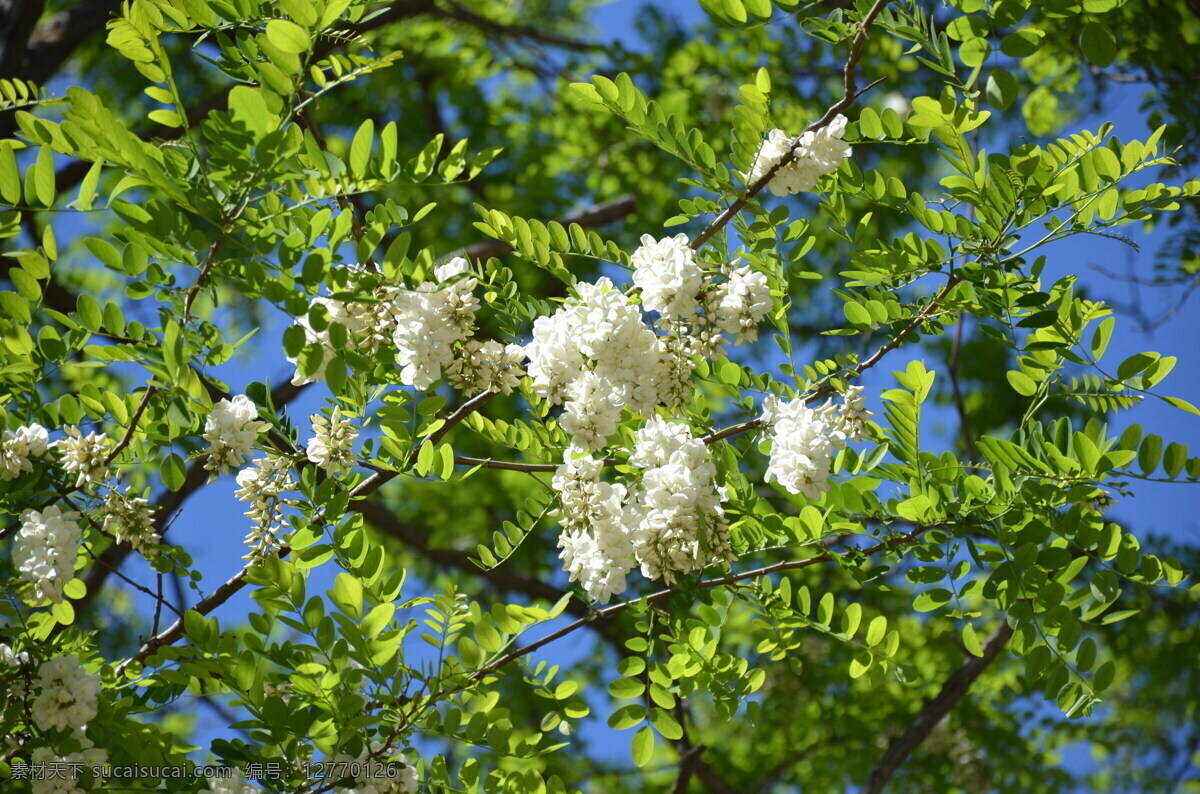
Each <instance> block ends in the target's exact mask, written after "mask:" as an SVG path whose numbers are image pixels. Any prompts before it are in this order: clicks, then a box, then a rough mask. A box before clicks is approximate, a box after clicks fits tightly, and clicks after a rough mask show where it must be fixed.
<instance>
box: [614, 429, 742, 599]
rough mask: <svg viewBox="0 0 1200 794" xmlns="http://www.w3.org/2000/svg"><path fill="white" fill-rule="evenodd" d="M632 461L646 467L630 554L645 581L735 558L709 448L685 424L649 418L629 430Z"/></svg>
mask: <svg viewBox="0 0 1200 794" xmlns="http://www.w3.org/2000/svg"><path fill="white" fill-rule="evenodd" d="M634 439H635V444H634V451H633V455H632V456H631V457H630V459H629V462H630V464H631V465H633V466H635V467H637V468H641V469H645V472H644V473H643V474H642V482H641V488H640V490H639V491H638V492H637V494H636V500H635V502H634V504H633V505H632V512H633V514H634V517H635V518H636V520H637V527H638V528H637V530H636V532H635V533H634V552H635V554H636V555H637V559H638V562H640V563H641V566H642V575H643V576H645V577H646V578H648V579H659V578H662V579H663V580H664V581H665V582H666V583H667V584H672V583H674V581H675V579H676V577H677V576H678V575H686V574H689V573H692V572H694V571H699V570H702V569H704V568H706V567H707V566H709V565H712V564H717V563H723V562H727V561H729V560H732V559H733V558H734V556H733V549H732V548H731V547H730V545H729V524H728V522H726V520H725V511H724V510H723V509H722V507H721V495H720V493H719V491H718V489H717V487H716V484H715V479H716V476H717V467H716V465H714V464H713V463H712V461H710V460H709V459H708V446H707V445H706V444H705V443H704V441H702V440H701V439H698V438H695V437H694V436H692V433H691V431H690V430H689V429H688V428H687V426H686V425H683V424H677V423H673V422H668V421H666V420H665V419H663V418H662V417H658V416H655V417H652V418H651V419H650V421H648V422H647V423H646V425H645V426H644V427H643V428H641V429H640V430H638V431H637V433H635V434H634Z"/></svg>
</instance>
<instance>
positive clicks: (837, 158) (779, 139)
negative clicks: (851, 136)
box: [746, 113, 850, 196]
mask: <svg viewBox="0 0 1200 794" xmlns="http://www.w3.org/2000/svg"><path fill="white" fill-rule="evenodd" d="M845 134H846V117H845V116H843V115H841V114H840V113H839V114H838V115H836V116H834V117H833V120H832V121H830V122H829V123H828V124H826V125H825V126H824V127H822V128H821V129H819V130H816V131H813V132H805V133H803V134H801V135H800V136H798V137H795V138H793V137H790V136H789V135H788V134H787V133H786V132H784V131H783V130H771V132H770V134H768V135H767V138H766V140H765V141H763V144H762V146H761V147H760V148H759V151H758V157H757V158H756V159H755V161H754V165H753V167H751V169H750V173H749V174H747V175H746V184H747V185H752V184H754V183H755V182H757V181H758V180H759V179H761V178H763V177H764V176H765V175H766V174H767V173H768V172H770V171H771V169H773V168H775V167H776V166H777V165H779V163H781V162H782V161H783V160H784V158H786V157H787V155H788V154H789V153H790V152H792V151H793V150H794V151H795V158H794V159H793V160H792V162H790V163H788V164H787V165H785V166H783V167H782V168H780V169H779V170H778V171H776V172H775V175H774V176H773V177H772V178H771V181H770V182H769V183H767V187H768V188H769V189H770V191H771V192H772V193H774V194H775V195H776V196H786V195H789V194H792V193H800V192H803V191H807V190H812V189H813V188H815V187H816V186H817V182H818V181H820V179H821V177H823V176H825V175H826V174H832V173H833V172H834V171H836V170H837V168H838V166H839V165H840V164H841V162H842V160H844V159H845V158H847V157H849V156H850V146H849V145H848V144H846V142H845V141H843V140H842V136H844V135H845Z"/></svg>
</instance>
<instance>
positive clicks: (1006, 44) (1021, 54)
mask: <svg viewBox="0 0 1200 794" xmlns="http://www.w3.org/2000/svg"><path fill="white" fill-rule="evenodd" d="M1045 35H1046V34H1045V33H1043V32H1042V31H1040V30H1038V29H1037V28H1021V29H1020V30H1017V31H1014V32H1012V33H1009V34H1008V35H1007V36H1005V37H1004V38H1003V39H1001V40H1000V52H1002V53H1004V54H1005V55H1009V56H1011V57H1013V58H1026V57H1028V56H1030V55H1033V54H1034V53H1035V52H1037V51H1038V49H1039V48H1040V47H1041V46H1042V39H1043V38H1044V37H1045Z"/></svg>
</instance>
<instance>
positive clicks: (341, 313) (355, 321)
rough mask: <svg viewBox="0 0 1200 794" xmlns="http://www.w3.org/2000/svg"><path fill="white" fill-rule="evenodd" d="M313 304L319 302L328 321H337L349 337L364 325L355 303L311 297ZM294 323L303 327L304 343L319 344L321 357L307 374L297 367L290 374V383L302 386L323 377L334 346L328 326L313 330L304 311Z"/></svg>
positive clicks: (292, 361) (291, 358) (289, 359)
mask: <svg viewBox="0 0 1200 794" xmlns="http://www.w3.org/2000/svg"><path fill="white" fill-rule="evenodd" d="M312 302H313V304H320V305H322V306H324V307H325V308H326V310H327V311H328V312H329V322H330V323H338V324H340V325H343V326H345V328H346V330H347V331H348V332H349V335H350V337H352V338H353V337H354V336H355V335H357V334H361V333H362V332H363V330H364V328H365V327H366V326H365V324H364V323H363V321H362V319H361V317H360V315H359V313H358V311H357V310H356V308H355V305H352V304H347V303H345V302H344V301H339V300H334V299H333V298H320V297H318V298H313V300H312ZM295 324H296V325H298V326H300V327H301V328H303V329H304V343H305V345H311V344H316V345H320V347H321V350H322V357H321V363H320V365H319V366H318V367H317V368H316V369H315V370H314V371H313V372H311V373H309V374H308V375H301V374H300V369H299V368H298V367H297V369H296V374H295V375H293V376H292V385H294V386H303V385H304V384H306V383H314V382H316V381H319V380H324V379H325V368H326V367H327V366H329V360H330V359H331V358H333V353H334V346H333V340H332V338H331V337H330V334H329V327H328V326H326V327H325V328H324V329H323V330H321V331H316V330H313V327H312V322H311V321H310V320H309V318H308V313H307V312H306V313H304V314H302V315H300V316H299V317H297V318H296V321H295ZM287 360H288V361H290V362H291V363H292V364H296V363H297V362H298V361H299V359H297V358H293V357H292V356H288V357H287Z"/></svg>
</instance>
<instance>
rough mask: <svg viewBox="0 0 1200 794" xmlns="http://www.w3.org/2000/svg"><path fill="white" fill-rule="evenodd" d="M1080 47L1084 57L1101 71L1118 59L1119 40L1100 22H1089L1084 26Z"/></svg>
mask: <svg viewBox="0 0 1200 794" xmlns="http://www.w3.org/2000/svg"><path fill="white" fill-rule="evenodd" d="M1079 47H1080V49H1081V50H1083V57H1085V58H1087V59H1088V60H1089V61H1091V62H1092V63H1093V64H1095V65H1096V66H1099V67H1100V68H1101V69H1103V68H1104V67H1106V66H1108V65H1109V64H1111V63H1112V62H1113V59H1115V58H1116V57H1117V40H1116V38H1114V37H1113V34H1112V29H1111V28H1110V27H1109V26H1108V25H1102V24H1101V23H1099V22H1088V23H1087V24H1085V25H1084V26H1083V32H1082V33H1081V34H1080V35H1079Z"/></svg>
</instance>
